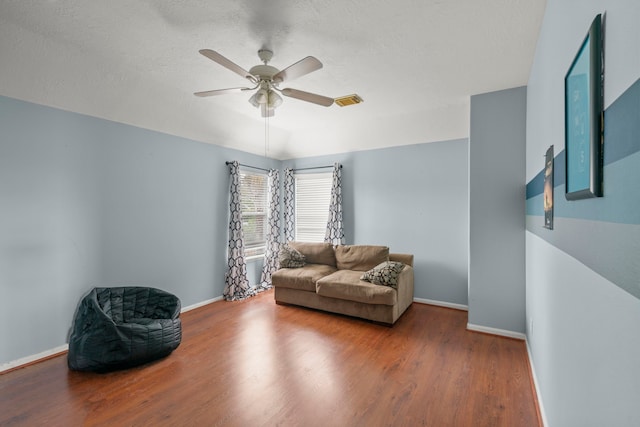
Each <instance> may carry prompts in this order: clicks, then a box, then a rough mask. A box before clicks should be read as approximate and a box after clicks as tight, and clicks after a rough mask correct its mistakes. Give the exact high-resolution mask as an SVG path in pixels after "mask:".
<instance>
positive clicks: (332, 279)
mask: <svg viewBox="0 0 640 427" xmlns="http://www.w3.org/2000/svg"><path fill="white" fill-rule="evenodd" d="M360 276H362V272H361V271H353V270H338V271H336V272H335V273H333V274H330V275H328V276H326V277H323V278H322V279H320V280H318V281H317V282H316V293H317V294H318V295H322V296H325V297H329V298H338V299H344V300H350V301H356V302H361V303H365V304H382V305H394V304H395V303H396V302H397V301H398V292H397V291H396V290H395V289H393V288H391V287H388V286H378V285H374V284H373V283H369V282H365V281H362V280H360Z"/></svg>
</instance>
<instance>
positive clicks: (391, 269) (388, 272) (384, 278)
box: [360, 261, 404, 288]
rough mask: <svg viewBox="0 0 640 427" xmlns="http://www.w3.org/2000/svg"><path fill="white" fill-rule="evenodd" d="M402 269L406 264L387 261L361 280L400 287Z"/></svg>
mask: <svg viewBox="0 0 640 427" xmlns="http://www.w3.org/2000/svg"><path fill="white" fill-rule="evenodd" d="M402 269H404V264H403V263H401V262H397V261H385V262H383V263H380V264H378V265H376V266H375V267H373V268H372V269H371V270H369V271H367V272H366V273H364V274H363V275H362V277H360V280H364V281H367V282H371V283H374V284H376V285H383V286H391V287H392V288H395V287H397V286H398V276H400V272H402Z"/></svg>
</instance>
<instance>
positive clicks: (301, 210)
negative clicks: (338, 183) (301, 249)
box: [295, 172, 333, 242]
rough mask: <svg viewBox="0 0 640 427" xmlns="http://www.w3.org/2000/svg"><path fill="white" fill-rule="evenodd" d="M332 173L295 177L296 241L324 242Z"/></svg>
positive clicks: (297, 175)
mask: <svg viewBox="0 0 640 427" xmlns="http://www.w3.org/2000/svg"><path fill="white" fill-rule="evenodd" d="M332 176H333V175H332V173H331V172H329V173H307V174H296V175H295V181H296V183H295V225H296V230H295V233H296V234H295V239H296V241H298V242H322V241H324V236H325V233H326V230H327V220H328V219H329V203H330V202H331V182H332Z"/></svg>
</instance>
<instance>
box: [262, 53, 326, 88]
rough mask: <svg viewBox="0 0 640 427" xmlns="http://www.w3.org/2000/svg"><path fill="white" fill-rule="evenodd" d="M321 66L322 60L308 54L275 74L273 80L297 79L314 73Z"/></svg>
mask: <svg viewBox="0 0 640 427" xmlns="http://www.w3.org/2000/svg"><path fill="white" fill-rule="evenodd" d="M320 68H322V62H320V61H318V60H317V59H316V58H314V57H313V56H307V57H306V58H303V59H301V60H300V61H298V62H296V63H295V64H292V65H289V66H288V67H287V68H285V69H284V70H282V71H280V72H279V73H277V74H276V75H274V76H273V81H274V82H276V83H282V82H284V81H286V80H293V79H297V78H298V77H302V76H304V75H305V74H309V73H312V72H314V71H316V70H319V69H320Z"/></svg>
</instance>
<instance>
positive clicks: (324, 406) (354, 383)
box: [0, 291, 541, 427]
mask: <svg viewBox="0 0 640 427" xmlns="http://www.w3.org/2000/svg"><path fill="white" fill-rule="evenodd" d="M182 321H183V339H182V344H181V345H180V347H178V349H176V350H175V351H174V352H173V353H172V354H171V355H170V356H168V357H167V358H165V359H162V360H160V361H156V362H153V363H150V364H147V365H144V366H141V367H138V368H134V369H130V370H126V371H119V372H113V373H108V374H94V373H81V372H74V371H69V370H68V368H67V365H66V355H62V356H59V357H55V358H52V359H50V360H47V361H44V362H42V363H38V364H35V365H32V366H29V367H26V368H23V369H18V370H15V371H12V372H8V373H5V374H3V375H0V425H2V426H14V425H16V426H23V425H24V426H36V425H47V426H80V425H86V426H305V427H307V426H367V427H371V426H434V427H442V426H444V427H446V426H455V427H458V426H460V427H467V426H474V427H475V426H509V427H517V426H539V425H541V424H540V421H539V416H538V414H537V409H536V408H537V406H536V400H535V399H536V398H535V394H534V392H533V387H532V382H531V375H530V371H529V365H528V361H527V351H526V348H525V344H524V342H522V341H519V340H513V339H508V338H501V337H496V336H491V335H486V334H481V333H475V332H470V331H467V330H466V329H465V328H466V322H467V313H466V312H463V311H458V310H452V309H447V308H442V307H436V306H430V305H424V304H416V303H414V304H413V305H412V306H411V307H410V308H409V309H408V311H407V312H406V313H405V314H404V315H403V316H402V317H401V318H400V320H399V321H398V322H397V323H396V325H395V326H393V327H386V326H382V325H377V324H373V323H370V322H367V321H363V320H358V319H353V318H349V317H345V316H339V315H334V314H328V313H323V312H318V311H313V310H308V309H304V308H299V307H293V306H282V305H276V304H275V303H274V301H273V293H272V291H267V292H264V293H262V294H260V295H258V296H256V297H253V298H250V299H248V300H245V301H242V302H234V303H229V302H224V301H220V302H216V303H213V304H210V305H208V306H205V307H201V308H198V309H195V310H192V311H190V312H187V313H184V314H183V315H182Z"/></svg>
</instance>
